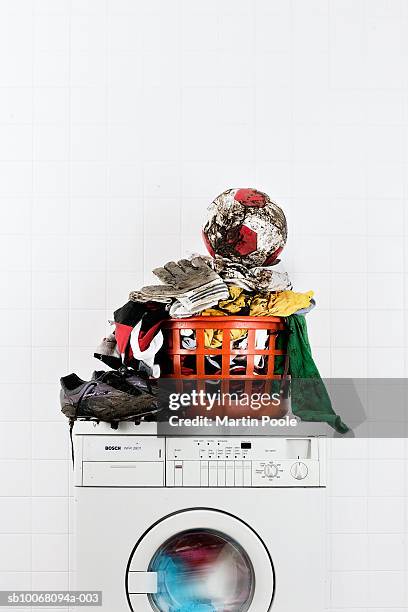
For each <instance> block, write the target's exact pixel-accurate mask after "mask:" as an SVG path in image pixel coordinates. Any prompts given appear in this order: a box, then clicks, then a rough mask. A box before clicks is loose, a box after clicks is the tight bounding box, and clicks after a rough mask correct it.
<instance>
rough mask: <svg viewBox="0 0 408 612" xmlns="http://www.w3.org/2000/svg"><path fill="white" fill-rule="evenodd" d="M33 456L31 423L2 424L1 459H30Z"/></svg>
mask: <svg viewBox="0 0 408 612" xmlns="http://www.w3.org/2000/svg"><path fill="white" fill-rule="evenodd" d="M30 454H31V423H12V422H5V423H2V425H1V428H0V458H1V459H28V458H29V457H30Z"/></svg>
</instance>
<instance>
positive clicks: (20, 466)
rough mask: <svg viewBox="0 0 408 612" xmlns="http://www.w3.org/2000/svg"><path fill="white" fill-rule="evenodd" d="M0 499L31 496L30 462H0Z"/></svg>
mask: <svg viewBox="0 0 408 612" xmlns="http://www.w3.org/2000/svg"><path fill="white" fill-rule="evenodd" d="M0 479H1V489H0V496H1V497H5V498H8V497H18V496H22V497H23V496H30V495H31V462H30V461H28V460H21V459H20V460H10V459H6V460H3V459H2V460H1V461H0Z"/></svg>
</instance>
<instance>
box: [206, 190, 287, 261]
mask: <svg viewBox="0 0 408 612" xmlns="http://www.w3.org/2000/svg"><path fill="white" fill-rule="evenodd" d="M208 211H209V212H208V216H207V221H206V222H205V224H204V227H203V239H204V242H205V245H206V247H207V249H208V251H209V253H210V255H211V256H212V257H214V256H215V255H219V256H221V257H226V258H228V259H230V260H231V261H234V262H238V263H241V264H244V265H245V266H249V267H255V266H269V265H272V264H273V262H274V261H275V260H276V258H277V257H278V255H279V253H280V252H281V251H282V249H283V247H284V246H285V244H286V239H287V234H288V229H287V224H286V218H285V215H284V212H283V210H282V209H281V208H280V207H279V206H278V205H277V204H275V202H272V200H271V199H270V197H269V196H268V195H267V194H266V193H262V191H258V190H257V189H227V191H224V192H223V193H222V194H221V195H219V196H218V197H217V198H215V200H214V201H213V202H212V204H211V205H210V206H209V208H208Z"/></svg>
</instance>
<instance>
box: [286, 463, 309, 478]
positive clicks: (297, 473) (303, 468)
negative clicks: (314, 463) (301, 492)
mask: <svg viewBox="0 0 408 612" xmlns="http://www.w3.org/2000/svg"><path fill="white" fill-rule="evenodd" d="M290 473H291V474H292V476H293V478H296V480H304V479H305V478H306V476H307V475H308V473H309V470H308V469H307V465H305V464H304V463H302V462H301V461H297V462H296V463H294V464H293V465H292V468H291V470H290Z"/></svg>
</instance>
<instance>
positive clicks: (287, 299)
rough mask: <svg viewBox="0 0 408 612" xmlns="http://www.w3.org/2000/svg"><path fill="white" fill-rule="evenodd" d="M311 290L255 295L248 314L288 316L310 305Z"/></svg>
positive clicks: (256, 315) (253, 315)
mask: <svg viewBox="0 0 408 612" xmlns="http://www.w3.org/2000/svg"><path fill="white" fill-rule="evenodd" d="M312 297H313V291H307V292H306V293H296V292H295V291H279V292H278V293H270V294H269V295H266V296H264V295H255V296H254V297H253V299H252V301H251V306H250V309H249V315H250V316H251V317H289V316H290V315H292V314H295V312H297V311H298V310H301V309H302V308H307V307H308V306H310V300H311V299H312Z"/></svg>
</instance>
